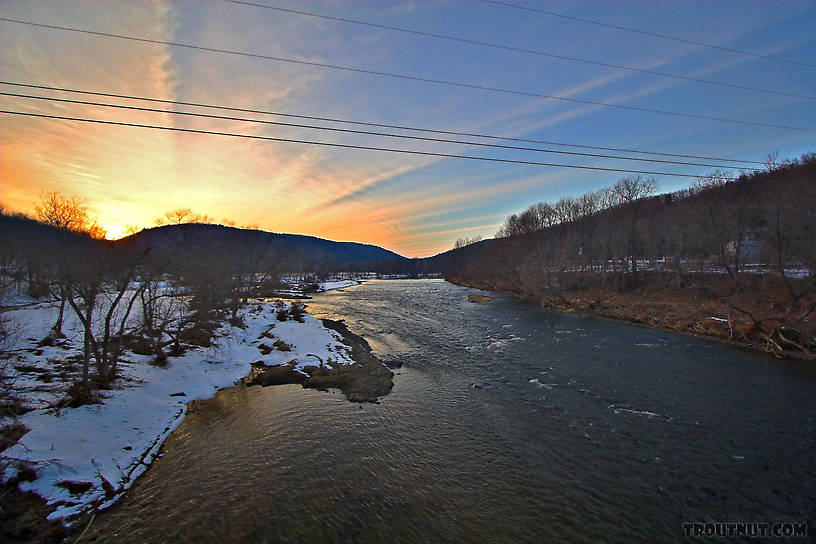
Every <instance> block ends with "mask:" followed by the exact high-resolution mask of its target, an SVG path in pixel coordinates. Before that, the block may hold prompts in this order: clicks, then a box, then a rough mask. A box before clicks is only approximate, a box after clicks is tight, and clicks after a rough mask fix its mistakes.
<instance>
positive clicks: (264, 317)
mask: <svg viewBox="0 0 816 544" xmlns="http://www.w3.org/2000/svg"><path fill="white" fill-rule="evenodd" d="M354 283H356V282H354ZM287 307H288V305H287ZM280 309H281V308H280V306H276V305H275V304H273V303H270V302H257V303H251V304H250V305H249V306H248V307H246V308H244V309H242V310H241V317H242V318H243V320H244V322H245V323H246V327H245V328H238V327H234V326H224V327H222V328H221V329H219V331H218V333H217V342H216V344H215V345H214V346H213V347H211V348H196V349H191V350H189V351H187V352H186V353H185V354H184V355H182V356H179V357H171V358H169V359H168V362H167V365H166V366H163V367H158V366H152V365H150V364H148V362H149V361H150V360H151V359H152V358H151V357H149V356H141V355H135V354H133V353H129V352H128V353H126V354H125V357H124V358H125V359H126V360H124V361H122V362H121V363H120V365H121V367H120V368H121V372H120V376H121V378H120V379H119V380H117V382H116V384H115V385H116V387H117V388H116V389H113V390H109V391H103V392H102V394H103V400H102V402H103V404H91V405H84V406H80V407H78V408H63V409H56V408H55V407H54V405H55V403H56V400H58V399H59V398H60V397H61V396H62V395H63V392H64V389H65V388H66V387H67V386H68V385H69V384H70V382H71V381H72V380H73V379H75V378H76V373H75V372H71V371H69V370H64V371H63V370H60V369H67V368H70V361H71V359H72V357H74V358H75V357H76V355H77V354H78V353H80V352H81V346H82V335H81V333H80V328H79V324H78V323H76V322H75V319H69V320H68V321H67V322H66V324H65V326H64V331H65V333H66V334H67V336H68V338H67V340H66V341H65V342H63V343H62V344H59V345H57V346H40V345H38V344H37V343H38V342H39V340H41V339H42V338H44V337H45V336H46V335H47V334H48V330H49V328H50V325H51V324H52V323H53V320H54V317H55V315H56V314H55V312H56V308H55V307H54V306H53V305H50V304H40V305H36V306H31V307H28V308H22V309H17V310H13V311H11V312H9V313H8V315H9V316H10V317H11V319H12V321H13V322H14V323H15V325H16V327H17V328H18V330H19V338H20V340H19V341H18V346H17V348H18V349H17V350H15V351H13V352H12V353H11V354H10V358H9V363H10V364H9V365H8V367H7V368H6V372H7V374H9V375H11V377H12V378H13V387H14V388H15V390H16V393H17V395H18V396H20V397H21V398H22V399H23V401H24V402H25V403H26V404H28V405H29V406H30V407H34V408H35V409H34V410H32V411H30V412H28V413H26V414H24V415H23V416H21V417H19V418H18V420H17V421H18V422H19V423H21V424H22V425H24V426H25V427H27V428H28V429H29V431H28V432H27V433H26V434H25V435H24V436H23V437H22V438H21V439H20V441H19V443H18V444H17V445H15V446H12V447H11V448H9V449H8V450H6V451H5V452H3V455H4V456H5V457H6V458H7V459H10V460H11V461H10V463H9V464H8V466H7V467H5V470H4V472H3V479H4V480H6V481H7V480H9V479H11V478H14V477H15V476H17V474H18V473H19V472H20V470H22V469H23V467H26V466H27V467H30V468H32V469H33V470H34V472H35V474H36V479H34V480H33V481H27V482H21V483H20V484H19V488H20V490H22V491H33V492H34V493H36V494H37V495H39V496H41V497H43V498H44V499H45V500H46V501H47V502H48V504H49V505H50V506H53V507H55V510H54V511H53V513H51V515H50V516H49V519H58V518H63V519H66V520H67V521H66V522H67V523H70V518H71V517H72V516H75V515H76V514H79V513H81V512H84V511H87V510H89V509H91V508H95V507H99V508H105V507H107V506H109V505H111V504H113V502H115V501H116V500H117V499H118V498H120V497H121V495H122V494H123V493H124V491H126V490H127V489H128V488H129V487H130V486H131V485H132V484H133V482H134V480H135V479H136V478H137V477H138V476H139V475H141V474H142V473H143V472H144V471H145V470H146V469H147V468H148V466H149V465H150V463H151V462H152V461H153V459H154V457H155V455H156V454H157V452H158V450H159V448H160V446H161V444H162V443H163V441H164V440H165V438H167V436H168V435H169V434H170V433H171V432H172V431H173V430H174V429H175V428H176V427H177V426H178V425H179V423H180V422H181V420H182V418H183V416H184V414H185V411H186V403H187V402H189V401H191V400H198V399H206V398H209V397H211V396H212V395H213V394H214V392H215V391H217V390H218V389H221V388H225V387H229V386H232V385H234V384H235V382H236V381H238V380H241V379H242V378H244V377H245V376H246V375H247V374H248V373H249V370H250V364H251V363H253V362H258V361H262V362H263V363H264V364H266V365H269V366H273V365H281V364H287V363H292V362H293V361H295V366H296V367H297V368H298V370H299V371H301V372H304V370H305V369H306V368H307V367H317V368H318V369H323V368H325V365H327V364H332V366H338V365H353V364H354V360H353V359H352V357H351V349H350V348H349V347H348V346H347V345H346V344H344V343H343V342H342V340H343V336H342V335H341V334H340V333H338V332H337V331H334V330H331V329H329V328H326V327H324V325H323V324H322V323H321V322H320V320H318V319H315V318H313V317H311V316H308V315H306V316H304V318H303V322H302V323H301V322H297V321H293V320H291V319H287V320H286V321H279V320H278V319H277V317H276V314H277V313H278V312H279V310H280ZM66 316H67V317H68V314H66ZM70 317H73V316H70ZM0 423H2V424H7V423H9V421H3V422H0Z"/></svg>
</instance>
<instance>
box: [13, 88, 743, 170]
mask: <svg viewBox="0 0 816 544" xmlns="http://www.w3.org/2000/svg"><path fill="white" fill-rule="evenodd" d="M0 96H9V97H15V98H24V99H28V100H42V101H51V102H61V103H66V104H79V105H86V106H99V107H105V108H115V109H127V110H132V111H144V112H151V113H165V114H170V115H181V116H187V117H199V118H206V119H217V120H223V121H240V122H247V123H257V124H264V125H274V126H282V127H291V128H305V129H309V130H326V131H331V132H342V133H346V134H360V135H366V136H379V137H389V138H399V139H408V140H414V141H428V142H437V143H448V144H459V145H469V146H477V147H489V148H496V149H507V150H513V151H533V152H538V153H553V154H558V155H573V156H579V157H590V158H601V159H614V160H628V161H639V162H650V163H661V164H676V165H681V166H704V167H706V168H733V166H727V165H722V164H705V163H698V162H686V161H674V160H667V159H646V158H640V157H625V156H621V155H604V154H601V153H584V152H580V151H563V150H557V149H541V148H536V147H524V146H512V145H502V144H490V143H484V142H472V141H466V140H453V139H448V138H432V137H428V136H409V135H404V134H391V133H387V132H374V131H367V130H355V129H345V128H337V127H322V126H316V125H304V124H300V123H286V122H282V121H269V120H266V119H246V118H243V117H233V116H226V115H212V114H207V113H195V112H187V111H174V110H163V109H158V108H147V107H143V106H128V105H125V104H109V103H104V102H91V101H88V100H72V99H68V98H58V97H49V96H36V95H27V94H19V93H8V92H2V91H0ZM751 170H753V169H751Z"/></svg>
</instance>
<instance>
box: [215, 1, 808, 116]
mask: <svg viewBox="0 0 816 544" xmlns="http://www.w3.org/2000/svg"><path fill="white" fill-rule="evenodd" d="M221 1H222V2H227V3H230V4H238V5H243V6H251V7H257V8H264V9H269V10H274V11H279V12H281V13H290V14H293V15H304V16H308V17H316V18H319V19H326V20H329V21H337V22H342V23H350V24H356V25H362V26H367V27H372V28H378V29H382V30H390V31H394V32H402V33H405V34H413V35H415V36H422V37H426V38H436V39H440V40H449V41H455V42H460V43H466V44H470V45H478V46H482V47H490V48H494V49H502V50H505V51H514V52H517V53H527V54H531V55H539V56H543V57H549V58H553V59H559V60H566V61H570V62H580V63H584V64H592V65H595V66H603V67H605V68H613V69H616V70H626V71H630V72H638V73H642V74H651V75H656V76H661V77H668V78H674V79H681V80H685V81H693V82H695V83H704V84H708V85H717V86H721V87H729V88H732V89H741V90H747V91H754V92H759V93H766V94H775V95H779V96H789V97H793V98H803V99H806V100H816V96H809V95H805V94H798V93H792V92H787V91H778V90H775V89H765V88H762V87H752V86H750V85H740V84H737V83H729V82H727V81H717V80H713V79H704V78H699V77H693V76H686V75H682V74H672V73H669V72H661V71H659V70H650V69H648V68H635V67H634V66H624V65H621V64H613V63H611V62H603V61H598V60H592V59H585V58H580V57H571V56H568V55H559V54H556V53H551V52H549V51H541V50H538V49H528V48H524V47H514V46H509V45H502V44H497V43H490V42H485V41H481V40H471V39H468V38H460V37H458V36H450V35H446V34H438V33H435V32H425V31H421V30H412V29H408V28H401V27H398V26H392V25H384V24H379V23H372V22H369V21H360V20H357V19H348V18H346V17H337V16H333V15H323V14H319V13H312V12H309V11H302V10H297V9H289V8H282V7H279V6H271V5H269V4H260V3H256V2H247V1H244V0H221Z"/></svg>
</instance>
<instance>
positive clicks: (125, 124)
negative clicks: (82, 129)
mask: <svg viewBox="0 0 816 544" xmlns="http://www.w3.org/2000/svg"><path fill="white" fill-rule="evenodd" d="M0 114H4V115H17V116H24V117H37V118H42V119H55V120H65V121H78V122H83V123H95V124H101V125H113V126H122V127H135V128H147V129H154V130H166V131H172V132H185V133H192V134H206V135H214V136H228V137H234V138H247V139H252V140H262V141H270V142H285V143H295V144H305V145H314V146H324V147H334V148H342V149H360V150H369V151H384V152H389V153H402V154H408V155H421V156H428V157H441V158H453V159H467V160H475V161H484V162H498V163H505V164H520V165H529V166H546V167H553V168H573V169H580V170H595V171H602V172H619V173H626V174H644V175H653V176H672V177H682V178H697V177H699V176H698V175H695V174H681V173H677V172H656V171H649V170H633V169H628V168H611V167H604V166H585V165H578V164H558V163H551V162H539V161H527V160H520V159H502V158H498V157H478V156H474V155H461V154H455V153H439V152H434V151H417V150H410V149H397V148H389V147H378V146H364V145H354V144H341V143H335V142H318V141H314V140H301V139H294V138H280V137H274V136H261V135H256V134H240V133H234V132H222V131H214V130H201V129H193V128H184V127H168V126H163V125H148V124H143V123H130V122H125V121H110V120H104V119H89V118H85V117H72V116H66V115H49V114H44V113H33V112H21V111H13V110H0ZM717 177H719V178H721V179H726V180H732V179H735V178H733V177H730V176H717Z"/></svg>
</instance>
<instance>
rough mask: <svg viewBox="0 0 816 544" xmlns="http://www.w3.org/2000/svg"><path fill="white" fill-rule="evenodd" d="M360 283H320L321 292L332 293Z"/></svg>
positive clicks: (339, 281)
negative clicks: (334, 290)
mask: <svg viewBox="0 0 816 544" xmlns="http://www.w3.org/2000/svg"><path fill="white" fill-rule="evenodd" d="M359 284H360V282H359V281H355V280H333V281H323V282H320V290H321V291H331V290H332V289H344V288H346V287H351V286H353V285H359Z"/></svg>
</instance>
